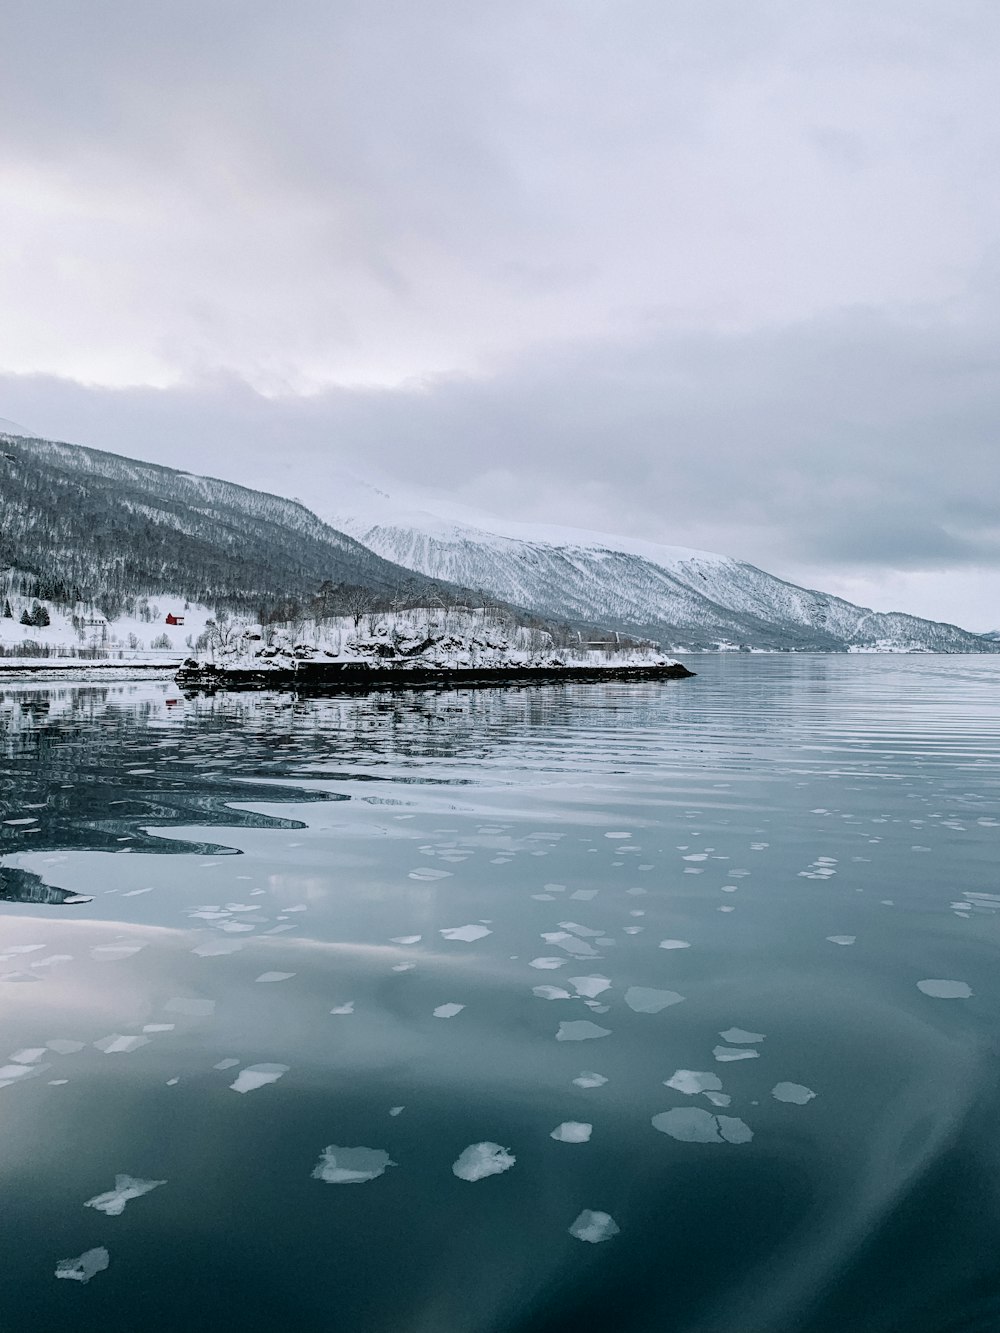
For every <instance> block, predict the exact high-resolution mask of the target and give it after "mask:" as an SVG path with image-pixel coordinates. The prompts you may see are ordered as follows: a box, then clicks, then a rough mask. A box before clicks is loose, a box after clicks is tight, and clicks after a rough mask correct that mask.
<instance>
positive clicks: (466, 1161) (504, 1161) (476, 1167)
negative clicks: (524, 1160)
mask: <svg viewBox="0 0 1000 1333" xmlns="http://www.w3.org/2000/svg"><path fill="white" fill-rule="evenodd" d="M516 1161H517V1158H516V1157H515V1156H514V1155H513V1153H512V1152H511V1151H510V1149H509V1148H501V1146H500V1144H499V1143H490V1142H488V1141H487V1142H484V1143H472V1144H470V1145H469V1147H468V1148H466V1149H465V1150H464V1152H462V1153H460V1154H459V1156H458V1158H457V1159H456V1160H455V1161H454V1162H453V1163H452V1167H451V1169H452V1171H453V1172H454V1173H455V1175H456V1176H458V1178H459V1180H485V1178H486V1177H487V1176H499V1175H501V1174H502V1173H503V1172H504V1171H509V1170H510V1168H511V1167H512V1166H513V1165H514V1163H515V1162H516Z"/></svg>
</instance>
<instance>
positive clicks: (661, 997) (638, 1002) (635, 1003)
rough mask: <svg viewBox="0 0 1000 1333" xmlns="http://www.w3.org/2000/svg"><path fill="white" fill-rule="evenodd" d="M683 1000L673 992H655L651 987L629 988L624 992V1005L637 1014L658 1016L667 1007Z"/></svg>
mask: <svg viewBox="0 0 1000 1333" xmlns="http://www.w3.org/2000/svg"><path fill="white" fill-rule="evenodd" d="M683 999H684V996H683V995H678V994H677V992H676V991H675V990H656V989H654V987H652V986H629V988H628V990H627V991H626V992H625V1003H626V1004H627V1005H628V1007H629V1008H630V1009H633V1010H635V1012H636V1013H637V1014H658V1013H659V1012H660V1010H661V1009H666V1008H667V1007H668V1006H669V1005H672V1004H680V1002H681V1001H682V1000H683Z"/></svg>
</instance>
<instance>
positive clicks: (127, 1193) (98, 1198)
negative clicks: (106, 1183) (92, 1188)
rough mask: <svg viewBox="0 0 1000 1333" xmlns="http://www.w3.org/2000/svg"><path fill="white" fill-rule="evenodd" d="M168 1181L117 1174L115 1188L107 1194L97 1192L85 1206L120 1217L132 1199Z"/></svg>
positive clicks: (110, 1215) (109, 1215)
mask: <svg viewBox="0 0 1000 1333" xmlns="http://www.w3.org/2000/svg"><path fill="white" fill-rule="evenodd" d="M166 1183H167V1182H166V1181H165V1180H139V1179H138V1178H137V1177H136V1176H119V1175H116V1176H115V1187H114V1189H113V1190H108V1191H107V1193H106V1194H95V1195H94V1197H93V1198H92V1199H88V1200H87V1202H86V1203H85V1204H84V1205H83V1206H84V1208H96V1209H97V1211H98V1212H99V1213H106V1214H107V1215H108V1217H120V1216H121V1214H122V1213H123V1212H124V1211H125V1205H126V1204H127V1203H128V1202H129V1200H130V1199H139V1198H141V1197H142V1196H143V1195H144V1194H149V1192H150V1191H151V1190H155V1189H156V1188H157V1187H158V1186H159V1185H165V1184H166Z"/></svg>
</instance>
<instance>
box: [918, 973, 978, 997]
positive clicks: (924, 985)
mask: <svg viewBox="0 0 1000 1333" xmlns="http://www.w3.org/2000/svg"><path fill="white" fill-rule="evenodd" d="M917 989H918V990H921V991H923V993H924V994H925V995H931V996H933V998H934V999H935V1000H967V999H969V997H970V996H971V995H972V987H971V986H970V985H969V984H968V982H966V981H943V980H941V979H933V978H932V979H930V980H927V981H918V982H917Z"/></svg>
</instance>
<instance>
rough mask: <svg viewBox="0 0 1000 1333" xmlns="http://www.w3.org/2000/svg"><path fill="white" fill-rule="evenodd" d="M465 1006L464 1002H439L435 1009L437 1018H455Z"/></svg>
mask: <svg viewBox="0 0 1000 1333" xmlns="http://www.w3.org/2000/svg"><path fill="white" fill-rule="evenodd" d="M464 1008H465V1005H464V1004H439V1005H438V1007H437V1008H436V1009H435V1010H434V1017H435V1018H454V1017H455V1015H456V1014H460V1013H461V1012H462V1010H463V1009H464Z"/></svg>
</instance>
